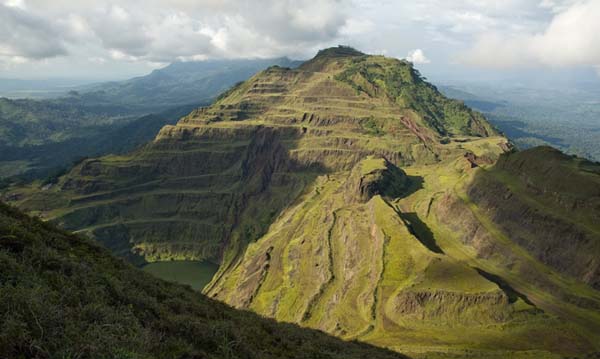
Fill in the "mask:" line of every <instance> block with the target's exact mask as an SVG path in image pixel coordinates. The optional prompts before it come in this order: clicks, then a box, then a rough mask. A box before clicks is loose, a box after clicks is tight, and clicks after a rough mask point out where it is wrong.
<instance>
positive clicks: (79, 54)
mask: <svg viewBox="0 0 600 359" xmlns="http://www.w3.org/2000/svg"><path fill="white" fill-rule="evenodd" d="M0 1H1V2H3V3H2V4H1V5H0V78H24V79H48V78H71V79H93V80H101V79H102V80H110V79H120V78H127V77H131V76H135V75H142V74H146V73H148V72H150V71H151V70H152V69H155V68H159V67H163V66H165V65H167V64H168V63H171V62H174V61H191V60H204V59H220V58H257V57H258V58H267V57H279V56H288V57H290V58H294V59H306V58H309V57H311V56H313V55H314V53H316V51H317V50H318V49H320V48H324V47H329V46H334V45H337V44H346V45H350V46H353V47H356V48H357V49H360V50H361V51H364V52H367V53H374V54H384V55H387V56H392V57H397V58H407V59H409V60H411V61H413V62H414V63H415V64H416V65H417V67H418V68H419V69H420V70H421V71H422V73H424V74H425V75H426V76H429V77H430V78H432V79H434V80H460V79H472V80H477V79H478V80H488V81H492V80H506V79H512V81H514V79H519V80H522V81H525V82H527V81H529V82H531V81H536V80H537V79H544V80H546V81H547V80H556V81H557V82H560V81H571V80H575V81H587V82H594V83H600V37H599V36H598V35H597V34H599V33H600V22H599V21H598V18H600V0H580V1H574V0H486V1H474V0H455V1H442V0H426V1H420V2H418V3H417V2H397V1H386V0H383V1H367V0H318V1H310V0H308V1H305V0H302V1H281V0H261V1H256V2H252V1H237V0H225V1H218V0H201V1H192V0H176V1H164V0H147V1H141V0H129V1H119V2H116V1H108V0H97V1H90V2H85V3H84V2H81V1H75V0H58V1H57V0H53V1H49V0H0Z"/></svg>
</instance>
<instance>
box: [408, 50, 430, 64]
mask: <svg viewBox="0 0 600 359" xmlns="http://www.w3.org/2000/svg"><path fill="white" fill-rule="evenodd" d="M406 60H408V61H410V62H412V63H413V64H428V63H430V62H431V61H430V60H429V59H428V58H427V57H426V56H425V53H423V50H421V49H416V50H413V51H410V52H409V53H408V56H406Z"/></svg>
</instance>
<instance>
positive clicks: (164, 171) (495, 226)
mask: <svg viewBox="0 0 600 359" xmlns="http://www.w3.org/2000/svg"><path fill="white" fill-rule="evenodd" d="M512 152H513V151H511V144H510V143H509V141H508V140H507V139H506V138H505V137H503V136H502V134H500V133H499V132H498V131H496V130H495V129H494V128H493V127H492V126H491V125H490V124H489V123H488V122H487V121H486V119H485V118H484V117H483V116H482V115H481V114H479V113H477V112H475V111H472V110H471V109H469V108H468V107H466V106H465V105H464V104H463V103H461V102H459V101H455V100H450V99H447V98H446V97H444V96H443V95H442V94H441V93H440V92H439V91H438V90H437V89H436V88H435V87H434V86H432V85H430V84H428V83H427V82H426V81H425V80H424V79H423V78H422V77H421V76H420V74H419V73H418V71H417V70H415V69H414V68H413V66H412V64H411V63H409V62H406V61H403V60H397V59H392V58H386V57H383V56H371V55H366V54H363V53H361V52H359V51H356V50H354V49H351V48H347V47H337V48H331V49H326V50H322V51H320V52H319V53H318V54H317V55H316V56H315V58H313V59H311V60H309V61H307V62H306V63H304V64H302V65H301V66H299V67H298V68H295V69H290V68H285V67H280V66H273V67H270V68H268V69H266V70H264V71H261V72H260V73H258V74H256V75H255V76H253V77H251V78H250V79H249V80H248V81H245V82H243V83H240V84H238V85H236V86H234V87H233V88H231V89H230V90H228V91H227V92H226V93H224V94H223V95H222V96H220V97H219V98H218V99H217V100H216V102H215V103H214V104H213V105H211V106H209V107H205V108H199V109H196V110H194V111H192V112H191V113H190V114H188V115H187V116H185V117H183V118H181V119H180V120H179V122H178V123H177V124H176V125H170V126H165V127H163V128H162V129H161V130H160V132H159V133H158V135H157V136H156V138H155V139H154V141H152V142H150V143H148V144H147V145H146V146H144V147H143V148H140V149H138V150H136V151H134V152H132V153H129V154H126V155H119V156H106V157H101V158H95V159H87V160H85V161H82V162H81V163H79V164H78V165H76V166H75V167H74V168H73V169H72V170H71V171H69V172H68V173H67V174H65V175H64V176H62V177H61V178H60V179H59V180H58V181H57V183H56V184H55V185H53V186H51V187H47V186H46V187H42V186H41V185H40V183H33V184H31V185H29V186H22V187H13V188H10V189H9V190H8V191H7V193H6V195H5V198H7V199H9V200H10V201H11V202H12V203H14V204H16V205H17V206H19V207H20V208H22V209H23V210H26V211H28V212H30V213H34V214H36V215H39V216H41V217H42V218H44V219H46V220H49V221H51V222H53V223H56V224H58V225H60V226H61V227H63V228H66V229H70V230H75V231H80V232H82V233H87V234H89V235H90V236H92V237H94V238H95V239H97V240H98V241H100V242H102V243H103V244H105V245H106V246H107V247H108V248H110V249H111V250H112V251H113V252H114V253H116V254H118V255H120V256H122V257H125V258H128V259H129V260H130V261H132V262H134V263H138V264H142V263H145V262H156V261H168V260H174V259H175V260H210V261H213V262H217V263H220V267H219V270H218V272H217V274H216V275H215V276H214V278H213V279H212V281H211V283H209V284H208V285H207V286H206V287H205V288H204V293H206V294H207V295H209V296H210V297H214V298H216V299H219V300H221V301H224V302H226V303H229V304H231V305H233V306H235V307H238V308H243V309H249V310H252V311H255V312H258V313H260V314H263V315H266V316H269V317H273V318H275V319H277V320H280V321H287V322H293V323H298V324H300V325H302V326H306V327H311V328H318V329H321V330H323V331H326V332H328V333H331V334H335V335H336V336H339V337H342V338H345V339H359V340H361V341H366V342H369V343H373V344H376V345H379V346H383V347H387V348H392V349H394V350H397V351H399V352H402V353H406V354H409V355H411V356H414V357H420V358H436V357H469V358H505V357H516V358H560V357H564V356H579V355H584V354H586V353H592V352H594V351H598V350H600V348H599V347H598V344H597V343H600V340H599V339H600V338H599V337H598V333H600V316H599V314H598V313H599V311H598V308H600V292H598V290H597V279H598V271H597V268H598V267H597V261H596V259H595V258H598V257H600V253H599V252H598V248H599V247H598V243H599V242H600V238H599V236H598V233H599V231H598V228H597V223H600V222H599V221H597V220H595V219H597V218H598V213H599V212H600V208H598V207H597V206H595V203H596V200H595V199H593V198H596V197H594V196H597V194H595V192H594V189H595V188H597V187H596V184H597V182H596V181H597V173H596V170H595V169H594V168H595V167H594V165H592V164H589V163H587V162H585V163H583V162H581V160H579V159H573V158H570V157H567V156H563V157H560V156H559V157H558V160H557V162H556V163H558V164H557V165H556V166H554V167H552V168H556V169H555V170H552V169H551V170H549V169H547V168H544V167H543V166H542V167H540V165H538V164H537V163H546V161H547V158H546V155H544V151H542V150H536V151H533V152H517V153H515V154H513V153H512ZM496 162H497V165H494V164H496ZM580 162H581V164H580ZM510 163H519V165H509V164H510ZM529 163H531V166H530V167H531V175H529V176H527V177H525V178H517V177H518V175H519V174H520V173H527V172H526V171H523V172H520V171H519V170H513V171H510V170H508V169H510V168H517V169H519V168H522V167H524V166H528V164H529ZM563 167H565V168H569V169H570V172H565V171H563V170H561V169H562V168H563ZM584 172H585V174H584ZM565 173H569V174H570V176H569V178H573V181H574V182H572V183H573V185H575V186H576V187H577V188H578V189H577V190H574V191H566V190H564V188H563V187H560V186H559V185H558V184H561V185H562V184H563V183H564V180H563V178H564V177H561V176H563V175H564V174H565ZM503 176H504V177H503ZM492 180H494V181H500V184H497V185H493V186H492V185H491V184H488V182H486V181H492ZM539 181H542V182H541V183H538V182H539ZM504 184H508V185H509V188H508V190H505V189H502V188H501V185H504ZM513 184H518V185H522V186H524V187H525V190H522V191H521V190H520V189H519V188H518V187H513V186H512V185H513ZM488 186H490V191H489V194H490V195H489V196H486V195H485V194H487V193H488V190H487V188H488ZM515 186H516V185H515ZM536 188H537V189H536ZM590 188H591V190H590ZM561 192H564V194H565V196H566V197H564V198H563V197H561V196H560V195H556V193H561ZM585 196H591V197H593V198H592V199H590V201H589V202H588V200H587V199H585ZM540 198H541V199H540ZM517 200H518V201H517ZM536 201H544V202H542V203H544V206H545V207H543V208H542V209H543V210H544V212H540V206H539V205H538V203H537V202H536ZM569 201H570V202H569ZM588 203H591V204H592V205H591V206H588V205H587V204H588ZM513 204H515V205H513ZM567 209H568V210H567ZM546 211H547V212H551V213H553V214H554V215H556V214H560V213H566V212H569V214H568V215H565V216H563V217H561V218H560V222H556V221H550V220H548V218H549V217H548V215H547V213H545V212H546ZM553 218H555V217H553ZM532 223H533V224H532ZM545 225H547V226H550V225H552V226H557V228H558V227H560V231H558V230H557V231H555V230H544V226H545ZM518 226H522V227H523V230H522V231H521V230H519V229H518ZM549 228H550V227H549ZM573 229H577V230H581V233H583V234H582V235H579V234H577V233H575V234H573V235H567V234H569V233H571V232H573V231H572V230H573ZM573 233H574V232H573ZM582 236H583V237H582ZM561 239H564V240H566V241H569V243H571V241H577V242H576V243H577V245H570V244H567V243H564V242H562V241H561ZM565 248H568V249H569V250H565ZM548 253H559V254H558V255H554V256H548V255H547V254H548ZM579 260H581V261H583V262H582V264H577V265H569V263H570V262H572V261H579Z"/></svg>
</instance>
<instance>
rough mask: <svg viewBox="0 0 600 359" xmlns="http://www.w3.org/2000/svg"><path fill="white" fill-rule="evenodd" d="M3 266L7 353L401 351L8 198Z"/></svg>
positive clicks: (0, 244) (0, 308)
mask: <svg viewBox="0 0 600 359" xmlns="http://www.w3.org/2000/svg"><path fill="white" fill-rule="evenodd" d="M0 268H1V272H2V280H1V281H0V317H1V319H0V357H3V358H192V357H193V358H219V359H222V358H403V356H401V355H399V354H395V353H392V352H389V351H386V350H382V349H377V348H374V347H372V346H369V345H366V344H359V343H356V342H344V341H341V340H339V339H335V338H333V337H330V336H328V335H326V334H323V333H321V332H318V331H314V330H308V329H301V328H299V327H297V326H295V325H292V324H279V323H275V322H274V321H273V320H269V319H265V318H262V317H259V316H258V315H256V314H252V313H249V312H244V311H236V310H233V309H231V308H230V307H228V306H226V305H224V304H222V303H219V302H216V301H214V300H211V299H209V298H207V297H205V296H203V295H201V294H199V293H197V292H194V291H192V290H191V289H190V288H189V287H184V286H180V285H174V284H169V283H167V282H164V281H161V280H159V279H155V278H154V277H152V276H150V275H148V274H146V273H144V272H142V271H141V270H139V269H135V268H134V267H132V266H131V265H129V264H126V263H125V262H123V261H122V260H119V259H116V258H114V257H113V256H111V255H110V254H109V253H108V251H106V250H105V249H103V248H101V247H99V246H98V245H97V244H95V243H92V242H91V241H89V240H87V239H84V238H81V237H78V236H75V235H72V234H70V233H68V232H65V231H63V230H59V229H56V228H55V227H54V226H52V225H49V224H46V223H43V222H41V221H39V220H38V219H33V218H30V217H28V216H26V215H24V214H22V213H20V212H19V211H17V210H15V209H13V208H10V207H8V206H6V205H4V204H1V203H0Z"/></svg>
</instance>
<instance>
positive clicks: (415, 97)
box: [336, 56, 495, 136]
mask: <svg viewBox="0 0 600 359" xmlns="http://www.w3.org/2000/svg"><path fill="white" fill-rule="evenodd" d="M336 79H338V80H340V81H343V82H346V83H348V84H349V85H350V86H352V87H353V88H354V89H355V90H356V91H357V92H359V93H360V92H364V93H366V94H367V95H369V96H371V97H377V96H386V97H389V98H390V99H391V100H393V101H396V102H397V103H398V104H399V105H400V106H404V107H406V108H410V109H412V110H414V111H416V112H417V113H418V114H419V116H420V117H421V119H422V120H423V121H424V122H425V123H426V124H427V125H428V126H430V127H431V128H432V129H434V130H435V131H437V132H438V133H439V134H441V135H446V134H452V135H456V134H467V135H479V136H488V135H491V134H494V133H495V131H494V130H493V128H492V127H491V126H490V125H489V124H487V122H486V121H485V119H484V117H483V116H482V115H481V114H479V113H477V112H474V111H472V110H471V109H469V108H468V107H466V106H465V105H464V104H463V103H461V102H459V101H456V100H451V99H448V98H446V97H444V96H443V95H442V94H441V93H440V92H439V91H438V90H437V88H435V86H433V85H431V84H429V83H427V82H426V81H425V80H424V79H423V78H422V76H421V75H420V73H419V72H418V71H417V70H416V69H414V68H413V67H412V64H410V63H409V62H406V61H402V60H396V59H386V58H381V57H375V56H370V57H369V56H361V57H356V58H354V59H353V60H352V63H351V65H350V66H348V67H347V68H346V69H344V71H342V72H340V73H339V74H338V75H336Z"/></svg>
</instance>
